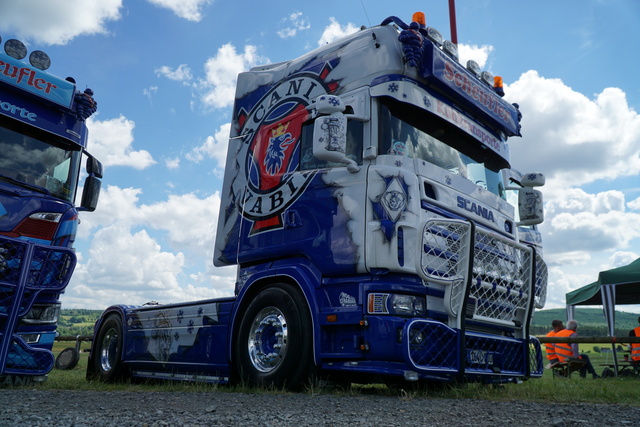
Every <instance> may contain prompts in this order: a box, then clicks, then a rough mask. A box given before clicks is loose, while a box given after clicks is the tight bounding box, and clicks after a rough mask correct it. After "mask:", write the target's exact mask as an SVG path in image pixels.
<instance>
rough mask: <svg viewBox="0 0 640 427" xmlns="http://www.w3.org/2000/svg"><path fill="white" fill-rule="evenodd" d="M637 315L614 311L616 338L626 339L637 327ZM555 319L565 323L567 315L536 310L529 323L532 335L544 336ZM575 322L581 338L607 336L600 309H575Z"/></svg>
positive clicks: (553, 311)
mask: <svg viewBox="0 0 640 427" xmlns="http://www.w3.org/2000/svg"><path fill="white" fill-rule="evenodd" d="M638 316H640V315H638V314H637V313H626V312H623V311H618V310H616V324H615V331H616V336H623V337H626V336H627V335H628V334H629V330H631V329H633V328H635V327H636V326H638ZM555 319H558V320H562V321H563V322H565V323H566V321H567V314H566V311H565V309H564V308H552V309H548V310H536V312H535V313H534V315H533V320H532V321H531V334H532V335H538V336H540V335H546V334H547V332H549V331H550V330H551V322H552V321H553V320H555ZM575 320H577V321H578V334H580V335H582V336H608V335H609V333H608V332H607V322H606V320H605V318H604V313H603V311H602V308H578V307H576V309H575Z"/></svg>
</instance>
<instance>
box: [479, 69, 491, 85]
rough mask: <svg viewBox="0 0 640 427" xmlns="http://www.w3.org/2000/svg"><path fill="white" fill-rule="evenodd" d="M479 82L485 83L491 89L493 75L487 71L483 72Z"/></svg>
mask: <svg viewBox="0 0 640 427" xmlns="http://www.w3.org/2000/svg"><path fill="white" fill-rule="evenodd" d="M480 80H482V81H483V82H485V83H486V84H487V85H489V86H490V87H493V74H491V73H490V72H489V71H483V72H482V73H480Z"/></svg>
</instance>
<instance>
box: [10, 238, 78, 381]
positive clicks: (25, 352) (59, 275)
mask: <svg viewBox="0 0 640 427" xmlns="http://www.w3.org/2000/svg"><path fill="white" fill-rule="evenodd" d="M75 265H76V256H75V254H74V253H73V251H72V250H70V249H68V248H62V247H53V246H44V245H38V244H35V243H32V242H28V241H25V240H19V239H13V238H8V237H3V236H0V374H31V375H41V374H46V373H47V372H49V371H50V370H51V368H53V363H54V359H53V354H52V353H51V352H50V351H48V350H43V349H39V348H34V347H32V346H30V345H29V344H27V343H25V342H24V340H22V339H21V338H20V337H19V336H18V335H17V334H16V333H15V331H16V328H17V326H18V325H19V324H20V320H21V319H22V318H23V317H24V316H25V315H26V314H27V313H28V312H29V310H30V309H31V307H32V306H33V303H34V302H35V301H36V299H37V297H38V295H39V294H40V293H41V292H51V293H58V292H62V291H63V290H64V288H65V287H66V286H67V283H69V279H70V278H71V274H72V273H73V269H74V268H75Z"/></svg>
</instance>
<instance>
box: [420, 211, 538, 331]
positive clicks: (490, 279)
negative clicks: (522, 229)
mask: <svg viewBox="0 0 640 427" xmlns="http://www.w3.org/2000/svg"><path fill="white" fill-rule="evenodd" d="M422 249H423V251H422V254H421V258H420V268H419V273H420V276H421V277H422V278H423V279H425V280H427V281H431V282H435V283H439V284H444V285H446V287H445V309H446V310H447V312H448V313H449V314H451V315H453V316H458V315H459V314H460V308H461V307H462V306H463V304H464V305H465V307H466V311H465V313H464V315H465V317H466V318H467V319H475V320H480V321H488V322H491V323H498V324H502V325H507V326H522V325H523V324H524V322H525V321H526V314H527V311H528V307H529V301H530V298H531V297H532V295H531V280H532V273H531V272H532V268H533V265H534V262H533V261H534V260H533V253H534V251H533V249H532V248H530V247H528V246H524V245H521V244H519V243H517V242H514V241H512V240H509V239H507V238H505V237H502V236H500V235H497V234H494V233H491V232H489V231H487V230H484V229H481V228H476V227H474V225H473V224H472V223H470V222H466V221H460V220H444V219H443V220H430V221H428V222H427V223H426V224H425V226H424V228H423V231H422ZM470 259H472V260H473V264H472V266H471V268H469V260H470ZM540 261H541V259H540ZM542 265H543V264H542ZM544 269H546V266H545V267H544ZM539 270H540V272H542V270H543V267H540V269H539ZM469 274H471V280H470V282H469V284H470V288H469V290H468V291H469V292H468V298H467V299H466V300H465V298H464V296H465V291H466V290H467V289H466V287H467V283H468V281H467V278H468V277H469ZM543 281H544V282H545V285H544V287H543V286H542V282H543ZM543 288H544V290H545V291H544V292H546V276H545V278H544V280H543V279H542V275H540V290H541V293H542V289H543Z"/></svg>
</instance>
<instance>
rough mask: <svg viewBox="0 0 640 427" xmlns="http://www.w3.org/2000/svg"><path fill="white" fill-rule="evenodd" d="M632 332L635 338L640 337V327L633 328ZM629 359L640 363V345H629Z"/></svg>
mask: <svg viewBox="0 0 640 427" xmlns="http://www.w3.org/2000/svg"><path fill="white" fill-rule="evenodd" d="M633 332H634V333H635V334H636V337H640V326H638V327H637V328H634V330H633ZM631 359H632V360H633V361H635V362H640V343H635V342H634V343H631Z"/></svg>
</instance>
